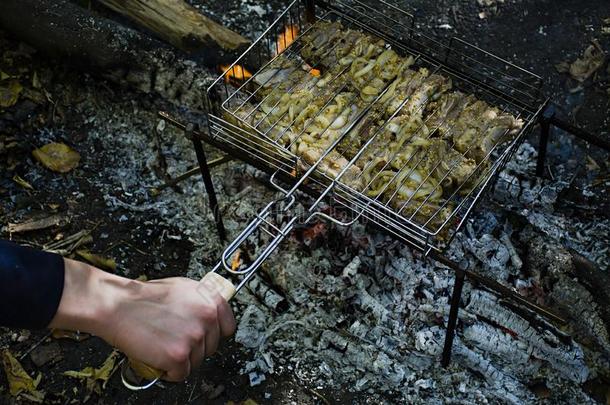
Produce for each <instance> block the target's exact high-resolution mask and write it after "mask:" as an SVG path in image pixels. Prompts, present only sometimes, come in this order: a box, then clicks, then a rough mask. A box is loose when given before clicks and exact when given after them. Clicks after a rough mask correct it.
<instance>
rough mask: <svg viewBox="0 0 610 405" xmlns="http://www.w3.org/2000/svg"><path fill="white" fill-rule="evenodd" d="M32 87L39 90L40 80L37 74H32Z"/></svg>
mask: <svg viewBox="0 0 610 405" xmlns="http://www.w3.org/2000/svg"><path fill="white" fill-rule="evenodd" d="M32 87H33V88H35V89H39V88H40V79H39V78H38V73H37V72H34V74H33V75H32Z"/></svg>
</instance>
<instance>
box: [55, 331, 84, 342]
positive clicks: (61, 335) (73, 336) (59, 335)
mask: <svg viewBox="0 0 610 405" xmlns="http://www.w3.org/2000/svg"><path fill="white" fill-rule="evenodd" d="M51 336H52V337H53V339H70V340H74V341H76V342H82V341H83V340H87V339H89V338H90V337H91V335H90V334H88V333H84V332H79V331H76V332H74V331H71V330H64V329H53V330H52V331H51Z"/></svg>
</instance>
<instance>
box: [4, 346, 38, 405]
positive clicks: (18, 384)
mask: <svg viewBox="0 0 610 405" xmlns="http://www.w3.org/2000/svg"><path fill="white" fill-rule="evenodd" d="M2 365H3V366H4V372H5V373H6V378H7V379H8V385H9V391H10V393H11V395H13V396H17V395H19V394H23V395H24V396H27V398H28V399H30V400H32V401H35V402H42V401H43V399H44V392H43V391H38V390H37V389H36V388H37V387H38V384H40V380H41V379H42V374H38V377H36V379H33V378H32V377H30V376H29V375H28V373H26V372H25V370H24V369H23V367H22V366H21V364H20V363H19V361H18V360H17V359H16V358H15V357H13V355H12V354H11V352H10V351H8V349H5V350H3V351H2Z"/></svg>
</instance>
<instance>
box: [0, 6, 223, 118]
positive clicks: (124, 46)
mask: <svg viewBox="0 0 610 405" xmlns="http://www.w3.org/2000/svg"><path fill="white" fill-rule="evenodd" d="M2 3H3V4H2V12H1V13H0V29H3V30H4V31H6V32H7V33H8V34H9V35H11V36H12V37H14V38H16V39H18V40H20V41H23V42H25V43H27V44H29V45H31V46H32V47H34V48H36V49H37V50H38V51H40V52H42V53H43V54H46V55H48V56H51V57H55V58H58V59H60V60H61V61H65V62H66V63H68V64H70V65H73V66H76V67H78V68H81V69H84V70H86V71H88V72H92V73H96V74H99V75H101V76H102V77H104V78H106V79H109V80H110V81H112V82H114V83H117V84H120V85H127V86H129V87H133V88H136V89H138V90H141V91H143V92H145V93H152V94H156V95H159V96H161V97H163V98H164V99H167V100H169V101H171V102H173V103H175V104H178V105H181V106H184V107H187V108H188V109H190V110H203V106H204V95H205V91H204V88H205V85H206V83H207V81H208V80H209V79H210V78H211V77H213V76H214V73H213V72H211V71H210V70H208V69H207V68H206V67H204V66H200V65H199V64H196V63H195V62H193V61H192V60H188V59H186V58H184V57H182V56H181V55H180V54H179V53H176V52H174V50H173V49H171V48H169V47H167V46H166V45H164V44H162V43H160V42H159V41H157V40H155V39H153V38H151V37H148V36H146V35H144V34H142V33H140V32H138V31H135V30H133V29H130V28H127V27H124V26H122V25H120V24H118V23H117V22H115V21H112V20H109V19H107V18H104V17H101V16H99V15H98V14H96V13H94V12H92V11H90V10H87V9H85V8H82V7H79V6H78V5H76V4H73V3H71V2H70V1H68V0H5V1H3V2H2ZM233 58H234V55H233V54H230V53H225V52H219V51H218V50H217V49H210V50H209V52H204V53H203V54H202V58H201V63H202V64H203V65H205V66H214V67H215V66H217V65H218V64H219V63H224V62H226V61H228V60H231V59H233Z"/></svg>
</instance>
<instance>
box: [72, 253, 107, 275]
mask: <svg viewBox="0 0 610 405" xmlns="http://www.w3.org/2000/svg"><path fill="white" fill-rule="evenodd" d="M76 254H77V255H79V256H80V257H82V258H83V259H85V260H86V261H88V262H89V263H91V264H92V265H94V266H95V267H99V268H102V269H106V270H112V271H116V262H115V261H114V259H111V258H108V257H103V256H100V255H96V254H93V253H91V252H88V251H86V250H77V251H76Z"/></svg>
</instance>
